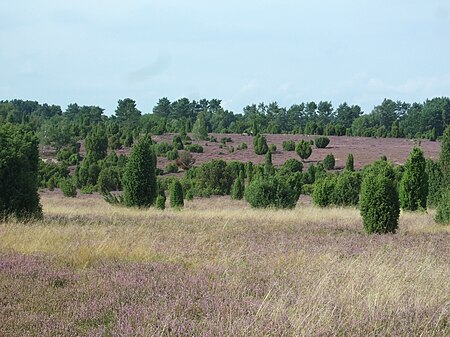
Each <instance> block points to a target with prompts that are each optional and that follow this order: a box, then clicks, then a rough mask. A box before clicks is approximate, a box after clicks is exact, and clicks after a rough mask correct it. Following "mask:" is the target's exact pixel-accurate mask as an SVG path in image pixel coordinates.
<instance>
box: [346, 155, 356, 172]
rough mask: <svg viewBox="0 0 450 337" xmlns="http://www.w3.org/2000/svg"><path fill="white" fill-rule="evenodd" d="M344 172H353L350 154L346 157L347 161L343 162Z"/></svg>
mask: <svg viewBox="0 0 450 337" xmlns="http://www.w3.org/2000/svg"><path fill="white" fill-rule="evenodd" d="M345 170H346V171H352V172H353V171H354V170H355V166H354V159H353V154H351V153H349V155H348V157H347V161H346V162H345Z"/></svg>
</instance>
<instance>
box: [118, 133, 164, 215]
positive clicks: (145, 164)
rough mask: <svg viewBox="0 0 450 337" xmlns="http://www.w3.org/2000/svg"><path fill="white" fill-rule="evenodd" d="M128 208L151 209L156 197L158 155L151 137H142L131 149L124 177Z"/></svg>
mask: <svg viewBox="0 0 450 337" xmlns="http://www.w3.org/2000/svg"><path fill="white" fill-rule="evenodd" d="M123 187H124V196H123V198H124V203H125V205H126V206H137V207H149V206H150V205H152V204H153V202H154V200H155V197H156V187H157V186H156V155H155V153H154V151H153V148H152V145H151V140H150V138H149V137H142V138H141V139H140V140H139V141H138V142H137V143H136V144H135V145H133V148H132V149H131V154H130V157H129V159H128V162H127V166H126V168H125V172H124V176H123Z"/></svg>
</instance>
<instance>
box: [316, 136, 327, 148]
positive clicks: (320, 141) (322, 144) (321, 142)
mask: <svg viewBox="0 0 450 337" xmlns="http://www.w3.org/2000/svg"><path fill="white" fill-rule="evenodd" d="M315 143H316V147H317V148H318V149H324V148H326V147H327V145H328V144H330V138H328V137H317V138H316V140H315Z"/></svg>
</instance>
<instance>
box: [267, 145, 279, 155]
mask: <svg viewBox="0 0 450 337" xmlns="http://www.w3.org/2000/svg"><path fill="white" fill-rule="evenodd" d="M269 151H270V152H272V153H275V152H277V146H276V145H275V144H270V145H269Z"/></svg>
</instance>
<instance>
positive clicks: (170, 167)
mask: <svg viewBox="0 0 450 337" xmlns="http://www.w3.org/2000/svg"><path fill="white" fill-rule="evenodd" d="M163 172H164V174H168V173H178V165H177V164H175V163H170V164H167V165H166V167H164V171H163Z"/></svg>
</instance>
